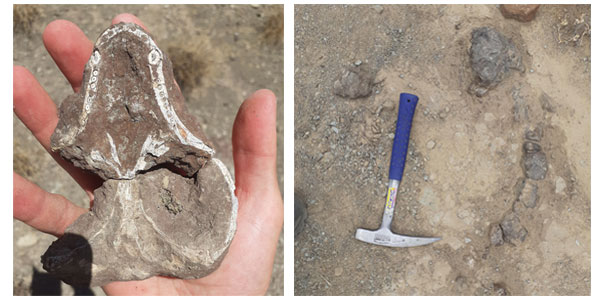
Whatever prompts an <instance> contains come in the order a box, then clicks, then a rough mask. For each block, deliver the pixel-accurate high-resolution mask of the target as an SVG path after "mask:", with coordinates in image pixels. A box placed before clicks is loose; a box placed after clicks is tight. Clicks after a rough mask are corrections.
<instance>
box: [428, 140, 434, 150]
mask: <svg viewBox="0 0 600 300" xmlns="http://www.w3.org/2000/svg"><path fill="white" fill-rule="evenodd" d="M434 147H435V142H434V141H433V140H430V141H429V142H427V149H429V150H431V149H433V148H434Z"/></svg>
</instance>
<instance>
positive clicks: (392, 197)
mask: <svg viewBox="0 0 600 300" xmlns="http://www.w3.org/2000/svg"><path fill="white" fill-rule="evenodd" d="M394 201H396V188H394V187H390V188H388V194H387V200H386V201H385V207H386V208H387V209H392V208H393V207H394Z"/></svg>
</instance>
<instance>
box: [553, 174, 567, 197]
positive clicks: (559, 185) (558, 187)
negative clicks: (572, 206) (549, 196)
mask: <svg viewBox="0 0 600 300" xmlns="http://www.w3.org/2000/svg"><path fill="white" fill-rule="evenodd" d="M554 184H555V188H554V192H555V193H557V194H561V193H562V192H563V191H564V190H565V188H566V187H567V183H566V182H565V180H564V179H563V178H562V177H560V176H556V180H555V183H554Z"/></svg>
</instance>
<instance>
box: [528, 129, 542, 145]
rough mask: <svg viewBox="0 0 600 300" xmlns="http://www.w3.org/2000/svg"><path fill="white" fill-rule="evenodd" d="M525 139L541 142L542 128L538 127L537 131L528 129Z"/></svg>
mask: <svg viewBox="0 0 600 300" xmlns="http://www.w3.org/2000/svg"><path fill="white" fill-rule="evenodd" d="M525 139H528V140H530V141H535V142H539V141H540V140H541V139H542V128H541V127H536V128H535V129H527V130H526V131H525Z"/></svg>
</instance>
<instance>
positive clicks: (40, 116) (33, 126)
mask: <svg viewBox="0 0 600 300" xmlns="http://www.w3.org/2000/svg"><path fill="white" fill-rule="evenodd" d="M13 110H14V112H15V114H16V115H17V117H18V118H19V119H20V120H21V121H22V122H23V124H24V125H25V126H26V127H27V128H28V129H29V130H30V131H31V133H32V134H33V136H35V138H36V139H37V140H38V141H39V142H40V144H42V146H43V147H44V148H45V149H46V151H48V153H50V155H51V156H52V157H53V158H54V160H56V162H58V164H59V165H60V166H61V167H63V168H64V169H65V170H66V171H67V172H68V173H69V174H70V175H71V176H72V177H73V178H74V179H75V181H77V183H79V185H81V187H83V188H84V189H85V190H86V191H87V192H88V194H89V193H91V191H92V190H94V189H95V188H97V187H98V186H100V184H101V183H102V182H101V180H100V179H99V177H97V176H95V175H92V174H90V173H87V172H84V171H82V170H80V169H78V168H76V167H75V166H73V165H72V164H71V163H69V162H67V161H65V160H64V159H62V158H61V157H60V156H59V155H58V154H57V153H55V152H53V151H52V150H51V149H50V136H52V132H54V129H55V128H56V124H57V123H58V116H57V111H56V105H55V104H54V102H53V101H52V99H50V96H48V94H47V93H46V90H44V88H43V87H42V86H41V85H40V84H39V82H38V81H37V80H36V79H35V77H34V76H33V74H31V73H30V72H29V70H27V69H26V68H24V67H21V66H14V67H13Z"/></svg>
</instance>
